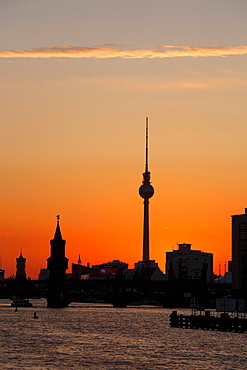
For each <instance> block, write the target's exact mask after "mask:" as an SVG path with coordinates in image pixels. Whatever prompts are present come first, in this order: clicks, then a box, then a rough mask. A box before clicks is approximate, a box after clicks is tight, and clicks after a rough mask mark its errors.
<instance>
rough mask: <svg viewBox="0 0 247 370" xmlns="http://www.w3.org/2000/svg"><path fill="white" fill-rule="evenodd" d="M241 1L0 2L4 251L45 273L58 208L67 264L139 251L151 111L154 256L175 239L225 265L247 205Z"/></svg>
mask: <svg viewBox="0 0 247 370" xmlns="http://www.w3.org/2000/svg"><path fill="white" fill-rule="evenodd" d="M246 16H247V2H246V1H244V0H243V1H242V0H236V1H234V2H233V1H231V0H218V1H217V2H215V1H213V0H212V1H211V0H199V1H198V0H188V1H186V2H184V1H179V0H172V1H171V0H155V1H151V0H142V1H141V0H131V1H130V0H126V1H124V2H121V1H115V0H103V1H102V0H91V1H84V0H81V1H76V0H70V1H67V0H59V1H58V0H50V1H49V2H46V1H45V2H44V1H41V0H37V1H35V2H33V1H31V0H25V1H21V2H20V1H16V0H13V1H11V2H7V1H3V0H2V1H1V0H0V34H1V36H2V37H1V39H0V65H1V72H0V74H1V90H0V99H1V110H0V120H1V135H0V154H1V158H2V161H1V174H2V176H1V178H2V181H1V187H0V196H1V198H0V199H1V205H2V207H1V209H2V212H1V215H0V255H1V266H0V267H2V268H3V269H5V270H6V275H7V276H9V275H11V274H15V271H16V267H15V265H16V261H15V259H16V257H18V256H19V254H20V250H21V248H22V252H23V255H24V257H25V258H26V259H27V261H26V265H27V267H26V271H27V275H28V276H30V277H34V278H36V277H37V275H38V273H39V270H40V268H45V267H46V259H47V258H48V257H49V252H50V251H49V248H50V245H49V241H50V239H52V238H53V235H54V230H55V224H56V215H57V214H60V215H61V231H62V235H63V238H64V239H66V241H67V244H66V256H67V257H68V258H69V267H70V266H71V263H72V262H73V263H74V262H76V261H77V259H78V255H79V254H80V255H81V259H82V263H83V264H84V263H85V264H86V263H87V262H90V263H92V264H98V263H102V262H107V261H109V260H113V259H119V260H122V261H124V262H127V263H129V265H130V267H132V266H133V264H134V262H137V261H139V260H141V258H142V223H143V203H142V200H141V199H140V197H139V195H138V189H139V186H140V184H141V181H142V173H143V171H144V161H145V151H144V146H145V132H144V130H145V117H149V148H150V149H149V154H150V155H149V157H150V158H149V167H150V172H151V179H152V183H153V185H154V187H155V195H154V197H153V198H152V202H150V258H151V259H155V260H156V262H158V263H159V266H160V268H161V269H162V270H163V271H164V262H165V252H167V251H171V250H172V248H173V247H174V248H176V243H177V242H179V243H183V242H185V243H191V244H192V249H199V250H203V251H204V252H209V253H213V254H214V266H215V267H214V271H215V272H218V265H219V262H221V263H222V265H223V264H224V263H225V262H226V261H228V260H230V259H231V215H233V214H241V213H244V208H245V207H247V191H246V189H247V174H246V171H245V168H246V161H247V146H246V137H247V125H246V118H247V114H246V93H247V68H246V65H247V55H246V54H247V36H246V35H247V23H246Z"/></svg>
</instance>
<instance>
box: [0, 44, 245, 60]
mask: <svg viewBox="0 0 247 370" xmlns="http://www.w3.org/2000/svg"><path fill="white" fill-rule="evenodd" d="M246 54H247V45H238V46H219V47H191V46H174V45H164V46H161V47H159V48H157V49H128V50H126V49H123V48H120V47H117V46H115V45H104V46H102V47H79V46H49V47H39V48H31V49H28V50H0V58H96V59H106V58H123V59H143V58H151V59H152V58H176V57H194V58H195V57H226V56H230V55H246Z"/></svg>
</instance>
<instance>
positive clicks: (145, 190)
mask: <svg viewBox="0 0 247 370" xmlns="http://www.w3.org/2000/svg"><path fill="white" fill-rule="evenodd" d="M139 194H140V196H141V197H142V198H144V199H149V198H151V197H152V196H153V195H154V188H153V187H152V185H150V184H143V185H141V186H140V188H139Z"/></svg>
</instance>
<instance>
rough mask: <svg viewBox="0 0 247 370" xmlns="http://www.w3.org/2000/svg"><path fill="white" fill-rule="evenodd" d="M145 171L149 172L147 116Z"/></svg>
mask: <svg viewBox="0 0 247 370" xmlns="http://www.w3.org/2000/svg"><path fill="white" fill-rule="evenodd" d="M145 172H148V117H146V166H145Z"/></svg>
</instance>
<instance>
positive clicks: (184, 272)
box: [166, 243, 213, 283]
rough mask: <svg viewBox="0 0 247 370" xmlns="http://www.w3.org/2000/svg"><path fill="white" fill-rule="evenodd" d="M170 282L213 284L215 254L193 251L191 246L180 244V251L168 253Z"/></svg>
mask: <svg viewBox="0 0 247 370" xmlns="http://www.w3.org/2000/svg"><path fill="white" fill-rule="evenodd" d="M166 275H167V277H168V280H201V281H203V282H205V283H212V280H213V254H212V253H205V252H201V251H199V250H192V249H191V244H186V243H183V244H178V249H177V250H174V251H172V252H166Z"/></svg>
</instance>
